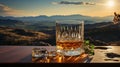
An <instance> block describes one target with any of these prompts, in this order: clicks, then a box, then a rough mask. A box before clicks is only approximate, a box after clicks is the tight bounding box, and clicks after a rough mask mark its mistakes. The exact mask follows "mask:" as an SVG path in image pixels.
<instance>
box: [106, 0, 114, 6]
mask: <svg viewBox="0 0 120 67" xmlns="http://www.w3.org/2000/svg"><path fill="white" fill-rule="evenodd" d="M114 5H115V3H114V0H109V1H108V2H107V6H108V7H113V6H114Z"/></svg>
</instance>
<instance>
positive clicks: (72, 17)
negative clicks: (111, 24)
mask: <svg viewBox="0 0 120 67" xmlns="http://www.w3.org/2000/svg"><path fill="white" fill-rule="evenodd" d="M0 18H1V19H12V20H20V21H27V22H38V21H55V20H76V21H78V20H83V21H85V24H93V23H99V22H108V21H112V19H113V16H106V17H90V16H84V15H79V14H75V15H53V16H46V15H40V16H35V17H32V16H31V17H10V16H9V17H2V16H0Z"/></svg>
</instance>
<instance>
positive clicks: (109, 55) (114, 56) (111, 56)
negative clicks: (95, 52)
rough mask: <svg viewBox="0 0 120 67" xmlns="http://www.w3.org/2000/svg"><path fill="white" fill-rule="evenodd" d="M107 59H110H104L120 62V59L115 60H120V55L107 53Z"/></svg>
mask: <svg viewBox="0 0 120 67" xmlns="http://www.w3.org/2000/svg"><path fill="white" fill-rule="evenodd" d="M105 54H106V57H108V59H104V60H105V61H120V60H119V59H114V58H120V54H116V53H112V52H111V53H105Z"/></svg>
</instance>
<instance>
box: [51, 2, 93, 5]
mask: <svg viewBox="0 0 120 67" xmlns="http://www.w3.org/2000/svg"><path fill="white" fill-rule="evenodd" d="M52 4H66V5H67V4H73V5H95V3H92V2H70V1H61V2H52Z"/></svg>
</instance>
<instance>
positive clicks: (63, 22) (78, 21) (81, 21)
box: [56, 20, 84, 24]
mask: <svg viewBox="0 0 120 67" xmlns="http://www.w3.org/2000/svg"><path fill="white" fill-rule="evenodd" d="M56 23H58V24H84V21H83V20H56Z"/></svg>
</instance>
